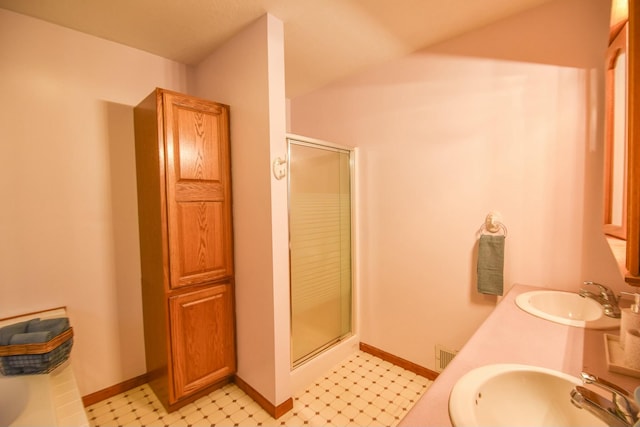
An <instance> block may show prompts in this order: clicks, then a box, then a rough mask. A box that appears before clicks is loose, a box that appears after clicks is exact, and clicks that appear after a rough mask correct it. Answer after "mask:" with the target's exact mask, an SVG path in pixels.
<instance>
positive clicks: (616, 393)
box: [580, 372, 640, 425]
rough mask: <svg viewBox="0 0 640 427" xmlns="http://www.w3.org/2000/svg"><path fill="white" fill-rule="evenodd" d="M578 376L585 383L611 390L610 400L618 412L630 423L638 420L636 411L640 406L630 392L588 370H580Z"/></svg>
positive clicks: (639, 409)
mask: <svg viewBox="0 0 640 427" xmlns="http://www.w3.org/2000/svg"><path fill="white" fill-rule="evenodd" d="M580 377H581V378H582V381H583V382H584V383H585V384H593V385H595V386H597V387H600V388H602V389H604V390H606V391H609V392H611V402H612V403H613V404H614V405H615V407H616V408H617V409H618V413H620V414H621V415H623V416H624V417H625V419H626V420H627V421H628V422H629V424H630V425H634V424H635V423H636V422H638V412H639V411H640V408H638V403H637V402H636V401H635V399H634V396H633V395H632V394H631V393H629V392H628V391H627V390H625V389H623V388H622V387H620V386H617V385H615V384H614V383H612V382H609V381H607V380H605V379H604V378H598V377H597V376H595V375H593V374H590V373H588V372H582V373H581V374H580Z"/></svg>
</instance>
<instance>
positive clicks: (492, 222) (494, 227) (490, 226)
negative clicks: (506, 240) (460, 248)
mask: <svg viewBox="0 0 640 427" xmlns="http://www.w3.org/2000/svg"><path fill="white" fill-rule="evenodd" d="M496 216H497V215H496V214H494V213H490V214H488V215H487V217H486V218H485V220H484V223H483V224H482V225H481V226H480V230H478V233H479V234H483V233H484V232H485V231H486V232H488V233H491V234H496V233H499V232H500V231H502V234H503V235H504V237H507V233H508V231H507V226H506V225H504V224H503V223H502V222H500V221H498V220H497V219H496Z"/></svg>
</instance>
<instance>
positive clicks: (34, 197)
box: [0, 9, 189, 395]
mask: <svg viewBox="0 0 640 427" xmlns="http://www.w3.org/2000/svg"><path fill="white" fill-rule="evenodd" d="M0 76H2V78H0V94H2V102H1V103H0V132H1V133H2V135H1V137H0V141H1V143H0V144H1V147H2V154H1V155H0V196H1V197H2V208H1V209H0V295H1V297H0V317H7V316H11V315H16V314H21V313H25V312H32V311H36V310H42V309H47V308H51V307H57V306H67V309H68V312H69V315H70V318H71V322H72V324H73V326H74V329H75V342H74V349H73V353H72V357H73V359H74V365H75V372H76V377H77V378H78V383H79V388H80V392H81V393H82V394H83V395H84V394H88V393H91V392H95V391H97V390H100V389H103V388H105V387H109V386H112V385H114V384H116V383H119V382H121V381H123V380H125V379H129V378H132V377H135V376H137V375H141V374H143V373H144V372H145V361H144V343H143V331H142V308H141V296H140V265H139V264H140V262H139V253H138V225H137V224H138V223H137V204H136V190H135V188H136V186H135V182H136V181H135V180H136V178H135V155H134V148H133V147H134V140H133V106H135V105H136V104H137V103H138V102H139V101H140V100H142V99H143V98H144V97H145V96H146V95H148V94H149V93H150V92H151V91H152V90H153V89H154V88H155V87H156V86H161V87H165V88H168V89H174V90H178V91H187V90H188V87H187V82H188V78H189V70H188V68H187V67H186V66H184V65H181V64H178V63H175V62H172V61H168V60H165V59H163V58H160V57H157V56H154V55H150V54H147V53H144V52H141V51H139V50H135V49H130V48H128V47H125V46H122V45H119V44H116V43H111V42H108V41H105V40H102V39H98V38H95V37H91V36H86V35H84V34H81V33H78V32H75V31H71V30H67V29H64V28H62V27H59V26H55V25H50V24H47V23H44V22H42V21H39V20H35V19H32V18H28V17H25V16H22V15H18V14H15V13H12V12H8V11H6V10H4V9H0Z"/></svg>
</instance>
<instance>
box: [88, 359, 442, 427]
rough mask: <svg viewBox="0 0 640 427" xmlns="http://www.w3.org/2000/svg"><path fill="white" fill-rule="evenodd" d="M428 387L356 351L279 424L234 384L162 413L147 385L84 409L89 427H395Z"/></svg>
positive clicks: (301, 396)
mask: <svg viewBox="0 0 640 427" xmlns="http://www.w3.org/2000/svg"><path fill="white" fill-rule="evenodd" d="M430 384H431V381H429V380H428V379H426V378H423V377H421V376H419V375H416V374H414V373H412V372H409V371H407V370H405V369H402V368H400V367H398V366H395V365H393V364H391V363H389V362H385V361H383V360H382V359H379V358H377V357H375V356H372V355H370V354H368V353H365V352H362V351H359V352H357V353H356V354H354V355H353V356H351V357H350V358H348V359H347V360H345V361H344V362H342V363H341V364H339V365H338V366H337V367H335V368H334V370H333V371H332V372H330V373H328V374H327V375H325V376H324V377H323V378H319V379H318V380H317V381H316V382H315V383H314V384H312V385H311V386H310V387H309V388H308V389H307V390H305V391H304V392H303V393H301V394H299V395H297V396H294V398H293V409H292V410H291V411H289V412H288V413H287V414H285V415H283V416H282V417H280V418H279V419H277V420H275V419H273V418H271V416H269V414H267V413H266V412H265V411H264V410H263V409H262V408H261V407H260V406H259V405H258V404H257V403H255V402H254V401H253V400H252V399H251V398H250V397H249V396H247V395H246V394H245V393H244V392H243V391H242V390H240V389H239V388H238V387H237V386H236V385H235V384H228V385H226V386H224V387H223V388H221V389H219V390H216V391H213V392H211V393H210V394H208V395H207V396H205V397H202V398H200V399H199V400H197V401H195V402H194V403H192V404H190V405H187V406H185V407H183V408H181V409H179V410H177V411H175V412H173V413H171V414H167V412H166V411H165V410H164V408H163V407H162V405H161V404H160V402H159V401H158V399H157V398H156V397H155V395H154V394H153V392H152V391H151V389H150V388H149V386H148V385H146V384H145V385H143V386H141V387H136V388H134V389H132V390H129V391H127V392H124V393H121V394H119V395H117V396H114V397H112V398H110V399H106V400H104V401H102V402H99V403H96V404H95V405H91V406H89V407H87V408H86V411H87V417H88V418H89V422H90V423H91V426H93V427H112V426H159V427H165V426H166V427H178V426H182V427H188V426H193V427H198V426H311V427H313V426H395V425H396V424H398V422H399V421H400V420H401V419H402V417H404V415H405V414H406V413H407V411H408V410H409V409H410V408H411V407H412V406H413V405H414V404H415V402H416V401H417V400H418V399H419V398H420V396H422V394H423V393H424V392H425V391H426V389H427V388H428V387H429V385H430Z"/></svg>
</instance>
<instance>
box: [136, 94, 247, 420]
mask: <svg viewBox="0 0 640 427" xmlns="http://www.w3.org/2000/svg"><path fill="white" fill-rule="evenodd" d="M134 125H135V139H136V144H135V145H136V176H137V189H138V220H139V228H140V259H141V267H142V302H143V318H144V330H145V351H146V363H147V371H148V373H149V378H150V380H149V384H150V386H151V388H152V389H153V391H154V392H155V393H156V395H157V397H158V399H159V400H160V401H161V402H162V404H163V405H164V406H165V408H166V409H167V410H168V411H172V410H175V409H178V408H179V407H181V406H183V405H185V404H187V403H189V402H191V401H193V400H195V399H197V398H198V397H199V396H201V395H203V394H204V393H206V392H209V391H210V390H211V389H212V388H215V387H216V386H219V385H222V384H225V383H227V382H228V381H229V380H230V378H231V377H232V375H233V374H234V373H235V370H236V355H235V332H234V274H233V236H232V224H231V218H232V217H231V178H230V176H231V174H230V156H229V151H230V147H229V107H228V106H226V105H223V104H219V103H215V102H210V101H206V100H202V99H198V98H194V97H191V96H187V95H182V94H179V93H176V92H171V91H167V90H164V89H156V90H155V91H154V92H153V93H151V94H150V95H149V96H148V97H147V98H145V99H144V100H143V101H142V102H141V103H140V104H139V105H138V106H137V107H135V108H134Z"/></svg>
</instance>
